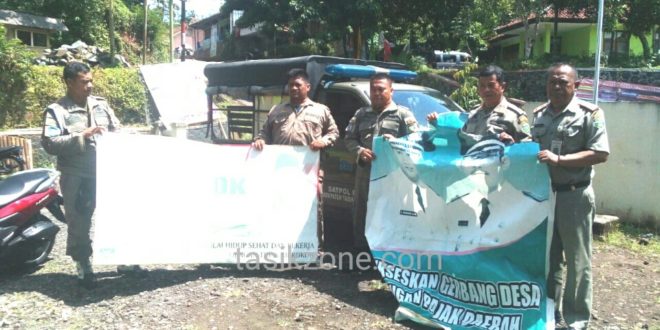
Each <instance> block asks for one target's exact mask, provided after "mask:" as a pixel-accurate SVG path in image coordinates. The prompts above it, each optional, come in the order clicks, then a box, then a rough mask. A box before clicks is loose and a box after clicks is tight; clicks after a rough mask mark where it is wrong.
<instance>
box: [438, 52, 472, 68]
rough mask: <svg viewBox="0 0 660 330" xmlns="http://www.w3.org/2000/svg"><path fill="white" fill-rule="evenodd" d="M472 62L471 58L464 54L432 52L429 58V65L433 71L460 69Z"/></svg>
mask: <svg viewBox="0 0 660 330" xmlns="http://www.w3.org/2000/svg"><path fill="white" fill-rule="evenodd" d="M470 62H472V56H470V54H468V53H466V52H459V51H454V50H452V51H441V50H434V51H433V53H432V54H431V55H430V56H429V65H430V66H431V67H432V68H435V69H447V68H462V67H463V66H465V64H466V63H470Z"/></svg>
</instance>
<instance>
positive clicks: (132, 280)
mask: <svg viewBox="0 0 660 330" xmlns="http://www.w3.org/2000/svg"><path fill="white" fill-rule="evenodd" d="M61 227H62V231H60V233H59V234H58V240H57V244H56V246H55V249H54V250H53V252H52V254H51V257H52V259H51V260H50V261H48V262H47V263H46V264H45V265H44V266H43V267H42V268H40V269H38V270H36V271H33V272H24V273H6V272H5V273H2V274H0V328H3V329H5V328H6V329H83V328H84V329H134V328H139V329H156V328H162V329H172V328H177V329H264V328H282V329H290V328H295V329H403V328H415V329H416V328H423V327H421V326H418V325H415V324H413V323H404V324H399V323H394V322H393V321H392V316H393V314H394V311H395V310H396V307H397V302H396V301H395V299H394V298H393V296H392V295H391V294H390V293H389V291H387V289H385V288H384V286H382V285H380V276H379V274H378V273H376V272H352V273H349V272H342V271H339V270H335V269H327V270H288V271H266V270H246V269H243V270H240V269H237V267H236V266H231V267H217V266H212V267H208V266H199V265H177V266H168V265H150V266H147V268H148V269H149V273H148V274H147V276H146V277H144V278H136V277H131V276H120V275H118V274H117V273H116V272H115V269H114V268H113V267H108V266H104V267H96V269H95V270H96V272H97V273H98V276H99V279H100V281H99V286H98V287H97V288H96V289H94V290H85V289H82V288H79V287H78V286H77V284H76V280H75V277H74V267H73V264H72V262H71V261H70V259H69V258H68V257H66V256H65V255H64V246H65V229H66V228H65V225H61ZM659 261H660V257H659V256H646V257H645V256H640V255H637V254H635V253H633V252H631V251H628V250H624V249H621V248H616V247H612V246H608V245H605V244H603V243H597V244H596V248H595V251H594V280H595V283H594V289H595V292H594V300H595V302H594V309H595V314H596V318H595V320H594V322H593V326H592V328H593V329H660V283H659V282H660V276H658V274H659V272H660V267H659Z"/></svg>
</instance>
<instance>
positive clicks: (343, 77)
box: [204, 56, 463, 248]
mask: <svg viewBox="0 0 660 330" xmlns="http://www.w3.org/2000/svg"><path fill="white" fill-rule="evenodd" d="M293 68H302V69H305V70H306V71H307V73H308V75H309V77H310V84H311V90H310V93H309V97H310V98H311V99H313V100H314V101H316V102H320V103H323V104H325V105H326V106H328V108H330V110H331V112H332V115H333V117H334V119H335V121H336V122H337V126H338V127H339V131H340V133H341V137H342V138H343V135H344V130H345V128H346V125H347V124H348V121H349V120H350V119H351V117H352V116H353V115H354V114H355V111H356V110H357V109H359V108H361V107H363V106H368V105H369V104H370V100H369V80H368V79H369V77H370V76H371V75H373V74H375V73H376V72H388V73H389V74H390V76H392V78H393V79H394V81H395V83H394V85H393V88H394V93H393V99H394V102H395V103H397V104H400V105H403V106H406V107H408V108H409V109H410V110H412V112H413V113H414V114H415V117H416V118H417V120H418V121H419V123H420V124H421V125H425V123H426V115H427V114H429V113H431V112H439V113H442V112H446V111H463V109H461V108H460V106H458V105H457V104H456V103H454V102H453V101H451V100H450V99H449V98H447V97H446V96H445V95H443V94H442V93H440V92H438V91H437V90H434V89H431V88H427V87H422V86H418V85H413V84H407V83H405V81H409V80H411V79H413V78H414V77H415V76H416V74H415V72H412V71H408V70H406V67H405V66H404V65H402V64H399V63H392V62H377V61H365V60H357V59H346V58H338V57H328V56H305V57H296V58H287V59H271V60H253V61H242V62H228V63H212V64H208V65H207V66H206V67H205V69H204V74H205V75H206V77H207V79H208V87H207V90H206V93H207V97H208V100H207V102H208V106H209V117H208V118H209V122H208V128H209V133H210V134H211V137H212V138H213V140H214V141H215V142H216V143H249V142H250V141H251V140H252V138H253V137H254V136H255V135H256V133H257V132H258V131H259V129H260V128H261V126H262V125H263V123H264V121H265V119H266V116H267V114H268V111H269V110H270V109H271V107H272V106H273V105H275V104H278V103H280V102H282V101H286V100H287V98H288V94H287V91H286V84H287V72H288V71H289V70H291V69H293ZM219 94H227V95H230V96H234V97H238V98H242V99H247V100H249V101H251V103H250V104H251V105H247V106H226V107H222V106H220V107H219V106H217V105H216V103H217V102H216V100H217V95H219ZM219 113H222V114H223V115H225V116H226V121H222V122H225V123H226V124H224V125H217V124H215V123H216V118H217V117H218V114H219ZM355 166H356V157H355V155H353V154H351V153H349V152H348V150H347V149H346V146H345V144H344V142H343V139H339V140H338V142H337V144H336V145H335V146H334V147H332V148H328V149H326V150H324V151H323V152H322V154H321V168H322V169H323V171H324V175H325V176H324V182H323V221H324V226H323V227H324V240H325V242H324V245H325V247H326V248H332V247H336V248H341V247H347V246H352V240H353V237H352V225H351V222H352V216H351V209H352V206H353V184H354V177H355Z"/></svg>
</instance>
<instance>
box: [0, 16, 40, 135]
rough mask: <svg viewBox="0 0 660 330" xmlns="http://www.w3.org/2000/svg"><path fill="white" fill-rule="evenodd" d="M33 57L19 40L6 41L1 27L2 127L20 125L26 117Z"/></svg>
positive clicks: (0, 105) (0, 83)
mask: <svg viewBox="0 0 660 330" xmlns="http://www.w3.org/2000/svg"><path fill="white" fill-rule="evenodd" d="M31 56H32V53H31V52H30V51H29V50H28V49H27V48H26V47H25V46H24V45H23V44H21V43H20V41H18V40H17V39H12V40H7V39H5V28H4V27H3V26H1V25H0V86H2V93H0V127H9V126H16V125H19V124H21V121H22V118H23V117H24V115H25V107H24V106H23V99H24V94H25V90H26V87H27V86H28V80H29V72H30V58H31Z"/></svg>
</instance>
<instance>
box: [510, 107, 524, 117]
mask: <svg viewBox="0 0 660 330" xmlns="http://www.w3.org/2000/svg"><path fill="white" fill-rule="evenodd" d="M506 108H507V109H508V110H509V111H512V112H513V113H515V114H516V115H518V116H521V115H524V114H525V111H523V110H522V109H520V108H518V107H517V106H515V105H513V104H509V105H507V106H506Z"/></svg>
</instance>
